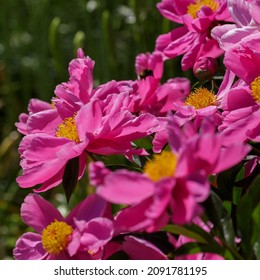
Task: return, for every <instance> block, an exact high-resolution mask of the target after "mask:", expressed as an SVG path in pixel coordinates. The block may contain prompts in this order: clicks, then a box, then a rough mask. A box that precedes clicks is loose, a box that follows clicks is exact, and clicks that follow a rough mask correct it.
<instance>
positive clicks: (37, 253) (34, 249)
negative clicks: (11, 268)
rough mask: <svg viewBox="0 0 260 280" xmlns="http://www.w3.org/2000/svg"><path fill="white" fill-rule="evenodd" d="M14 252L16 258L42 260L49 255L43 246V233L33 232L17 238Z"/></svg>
mask: <svg viewBox="0 0 260 280" xmlns="http://www.w3.org/2000/svg"><path fill="white" fill-rule="evenodd" d="M13 254H14V258H15V259H16V260H42V259H44V258H46V256H47V253H46V251H45V250H44V249H43V247H42V242H41V235H40V234H37V233H32V232H27V233H25V234H23V235H22V236H21V237H20V238H19V239H18V240H17V242H16V245H15V248H14V250H13Z"/></svg>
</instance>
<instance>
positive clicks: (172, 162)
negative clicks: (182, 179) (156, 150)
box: [144, 151, 177, 182]
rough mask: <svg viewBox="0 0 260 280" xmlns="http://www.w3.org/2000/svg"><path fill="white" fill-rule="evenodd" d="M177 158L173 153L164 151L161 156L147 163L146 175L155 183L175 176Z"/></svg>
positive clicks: (155, 156) (156, 156)
mask: <svg viewBox="0 0 260 280" xmlns="http://www.w3.org/2000/svg"><path fill="white" fill-rule="evenodd" d="M176 165H177V157H176V155H174V154H173V153H171V152H168V151H163V152H162V153H161V154H160V155H154V158H153V159H152V160H150V161H148V162H146V164H145V166H144V173H145V174H146V175H147V176H148V177H149V178H150V179H151V180H152V181H154V182H157V181H160V180H161V179H163V178H166V177H171V176H173V175H174V172H175V169H176Z"/></svg>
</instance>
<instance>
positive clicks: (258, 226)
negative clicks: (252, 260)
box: [252, 203, 260, 260]
mask: <svg viewBox="0 0 260 280" xmlns="http://www.w3.org/2000/svg"><path fill="white" fill-rule="evenodd" d="M252 218H253V235H252V244H253V250H254V253H255V256H256V258H257V259H258V260H259V259H260V234H259V233H260V203H258V205H257V207H256V208H255V210H254V212H253V215H252Z"/></svg>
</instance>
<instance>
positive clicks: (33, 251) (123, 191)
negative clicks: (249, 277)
mask: <svg viewBox="0 0 260 280" xmlns="http://www.w3.org/2000/svg"><path fill="white" fill-rule="evenodd" d="M157 8H158V10H159V12H160V13H161V14H162V16H164V17H165V18H167V19H168V20H170V21H173V22H175V23H178V24H179V25H180V26H179V27H177V28H175V29H174V30H172V31H171V32H169V33H167V34H162V35H160V36H159V37H158V38H157V40H156V43H155V48H154V51H153V52H151V53H150V52H147V53H143V54H138V55H137V57H136V61H135V67H136V74H137V78H136V80H124V81H115V80H112V81H109V82H107V83H106V84H102V85H98V86H94V79H93V70H94V64H95V63H94V61H93V60H92V59H91V58H90V57H88V56H85V54H84V53H83V50H82V49H79V50H78V53H77V58H75V59H73V60H72V61H71V63H70V64H69V81H67V82H64V83H62V84H59V85H58V86H57V87H56V89H55V91H54V96H53V98H52V99H51V100H49V102H46V101H42V100H38V99H31V100H30V102H29V106H28V113H23V114H21V115H20V118H19V122H17V123H16V126H17V129H18V131H19V132H20V133H21V134H23V135H24V137H23V138H22V140H21V143H20V146H19V153H20V157H21V162H20V165H21V168H22V174H21V176H19V177H18V178H17V183H18V185H19V186H20V187H21V188H31V187H36V188H34V189H33V191H34V193H32V194H29V195H28V196H27V197H26V198H25V200H24V203H23V204H22V206H21V217H22V219H23V221H24V222H25V223H26V224H27V225H28V226H30V227H31V228H33V229H34V230H35V232H36V233H34V232H27V233H24V234H23V235H22V236H21V237H20V238H19V239H18V241H17V243H16V246H15V249H14V252H13V253H14V257H15V259H19V260H20V259H30V260H31V259H88V260H90V259H95V260H96V259H115V258H120V259H157V260H159V259H241V258H258V257H259V256H260V251H259V249H258V248H260V242H259V238H258V237H257V235H256V232H257V230H258V229H259V218H256V217H258V214H259V215H260V210H259V209H260V207H259V198H260V194H259V190H258V189H257V187H256V185H257V184H258V183H259V180H258V179H257V175H258V174H259V168H260V166H259V156H260V152H259V147H260V146H259V145H260V143H259V142H260V122H259V119H260V69H259V64H260V22H259V18H258V11H259V10H260V3H259V1H256V0H255V1H254V0H245V1H240V0H185V1H183V0H182V1H180V0H162V1H160V2H159V3H158V4H157ZM177 56H182V60H181V66H182V69H183V70H184V71H185V70H188V69H192V70H193V72H191V74H192V73H193V74H194V76H193V77H191V78H190V79H188V78H184V77H172V78H171V79H169V80H167V81H164V82H163V77H164V63H165V61H166V60H169V59H173V58H175V57H177ZM219 65H223V67H220V66H219ZM192 79H193V80H192ZM196 80H197V81H196ZM194 81H195V82H194ZM113 155H117V157H119V158H120V160H121V162H122V161H124V166H122V164H121V163H120V162H113V164H111V158H112V156H113ZM85 173H87V175H88V176H87V177H88V181H89V186H92V187H93V189H94V193H93V194H91V195H87V196H86V197H82V199H81V200H82V201H79V204H78V205H77V206H76V207H75V208H74V209H73V210H72V211H71V212H70V213H69V214H68V215H67V216H66V217H63V216H62V215H61V213H60V212H59V211H58V210H57V209H56V208H55V207H54V206H53V205H52V204H50V203H49V202H48V201H47V200H45V199H44V198H42V197H41V196H40V194H39V193H42V192H46V191H50V190H51V189H53V188H54V187H57V186H60V185H62V186H63V190H64V193H65V195H66V198H67V201H68V202H69V200H70V198H71V196H72V195H73V193H74V191H75V189H76V188H79V187H82V186H79V185H78V184H77V183H78V181H80V180H81V179H82V177H83V175H84V174H85ZM257 180H258V181H257ZM86 188H87V186H86ZM246 205H250V207H249V208H250V209H248V210H247V211H248V212H246V211H245V213H244V214H243V215H241V213H243V211H244V207H246ZM252 213H254V215H253V214H252ZM248 223H250V226H249V225H248V226H245V224H248ZM251 236H252V239H250V238H251ZM238 241H239V242H238ZM252 248H253V249H252Z"/></svg>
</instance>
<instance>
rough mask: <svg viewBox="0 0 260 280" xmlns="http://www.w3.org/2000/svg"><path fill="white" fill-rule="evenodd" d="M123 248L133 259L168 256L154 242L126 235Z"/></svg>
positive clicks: (151, 258)
mask: <svg viewBox="0 0 260 280" xmlns="http://www.w3.org/2000/svg"><path fill="white" fill-rule="evenodd" d="M123 250H124V251H125V252H126V253H127V254H128V255H129V257H130V258H131V259H133V260H167V259H168V258H167V256H166V255H165V254H164V253H163V252H162V251H160V250H159V249H158V248H157V247H156V246H155V245H153V244H152V243H150V242H148V241H146V240H143V239H140V238H136V237H133V236H126V237H125V242H124V243H123Z"/></svg>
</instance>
